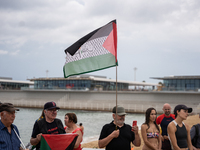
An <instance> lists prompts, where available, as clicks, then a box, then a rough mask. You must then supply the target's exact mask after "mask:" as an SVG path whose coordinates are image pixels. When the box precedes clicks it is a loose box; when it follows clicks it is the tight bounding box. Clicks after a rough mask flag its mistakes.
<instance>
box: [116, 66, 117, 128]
mask: <svg viewBox="0 0 200 150" xmlns="http://www.w3.org/2000/svg"><path fill="white" fill-rule="evenodd" d="M116 130H117V65H116Z"/></svg>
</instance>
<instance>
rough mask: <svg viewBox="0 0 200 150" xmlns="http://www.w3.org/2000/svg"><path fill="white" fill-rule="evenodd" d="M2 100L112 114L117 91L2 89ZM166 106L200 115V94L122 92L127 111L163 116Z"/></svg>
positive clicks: (120, 96) (120, 99)
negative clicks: (148, 111)
mask: <svg viewBox="0 0 200 150" xmlns="http://www.w3.org/2000/svg"><path fill="white" fill-rule="evenodd" d="M0 101H1V102H11V103H13V104H14V105H16V106H18V107H36V108H37V107H38V108H42V107H43V105H44V104H45V103H46V102H48V101H55V102H56V104H57V105H58V106H59V107H61V108H63V109H81V110H95V111H96V110H97V111H111V110H112V108H113V106H115V105H116V92H114V91H66V90H19V91H18V90H0ZM164 103H169V104H170V105H171V106H172V109H173V108H174V107H175V106H176V105H177V104H185V105H187V106H189V107H192V108H193V110H194V111H193V112H194V113H199V112H200V93H199V92H157V91H155V92H135V91H118V92H117V104H118V105H121V106H123V107H125V109H126V111H127V112H131V113H144V112H145V111H146V109H147V108H149V107H154V108H156V110H157V112H158V113H162V106H163V104H164Z"/></svg>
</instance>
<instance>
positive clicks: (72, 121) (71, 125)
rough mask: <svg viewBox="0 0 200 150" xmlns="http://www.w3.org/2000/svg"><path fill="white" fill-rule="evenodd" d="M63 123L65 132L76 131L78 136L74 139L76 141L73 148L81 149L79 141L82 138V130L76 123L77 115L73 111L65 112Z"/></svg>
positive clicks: (75, 149)
mask: <svg viewBox="0 0 200 150" xmlns="http://www.w3.org/2000/svg"><path fill="white" fill-rule="evenodd" d="M64 121H65V125H66V129H65V131H66V133H77V134H78V138H77V140H76V143H75V145H74V150H82V149H81V142H82V138H83V132H82V130H81V129H80V128H79V127H78V126H77V125H76V123H77V117H76V114H75V113H67V114H66V115H65V120H64Z"/></svg>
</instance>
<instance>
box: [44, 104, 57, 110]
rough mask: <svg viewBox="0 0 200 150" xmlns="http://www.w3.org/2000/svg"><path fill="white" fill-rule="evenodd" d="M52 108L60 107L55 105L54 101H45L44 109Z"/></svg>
mask: <svg viewBox="0 0 200 150" xmlns="http://www.w3.org/2000/svg"><path fill="white" fill-rule="evenodd" d="M53 108H56V109H60V107H57V106H56V103H55V102H47V103H46V104H45V105H44V110H45V109H53Z"/></svg>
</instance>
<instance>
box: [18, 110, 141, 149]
mask: <svg viewBox="0 0 200 150" xmlns="http://www.w3.org/2000/svg"><path fill="white" fill-rule="evenodd" d="M68 112H74V113H75V114H76V115H77V118H78V123H77V124H79V123H82V124H83V126H84V136H83V143H85V142H90V141H94V140H98V138H99V135H100V132H101V129H102V127H103V125H104V124H107V123H110V122H111V121H112V120H113V118H112V113H111V112H101V111H81V110H59V111H58V114H57V118H59V119H61V120H62V122H63V125H64V116H65V114H66V113H68ZM41 113H42V109H38V108H20V111H18V112H17V113H16V118H15V121H14V124H15V125H16V126H17V127H18V130H19V133H20V137H21V139H22V141H23V143H24V144H25V145H26V144H27V143H28V142H29V141H30V138H31V134H32V129H33V125H34V123H35V121H36V119H38V118H39V117H40V115H41ZM133 120H137V122H138V127H139V128H140V127H141V125H142V123H144V121H145V115H144V114H129V113H128V114H127V115H126V118H125V123H126V124H129V125H132V122H133Z"/></svg>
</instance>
